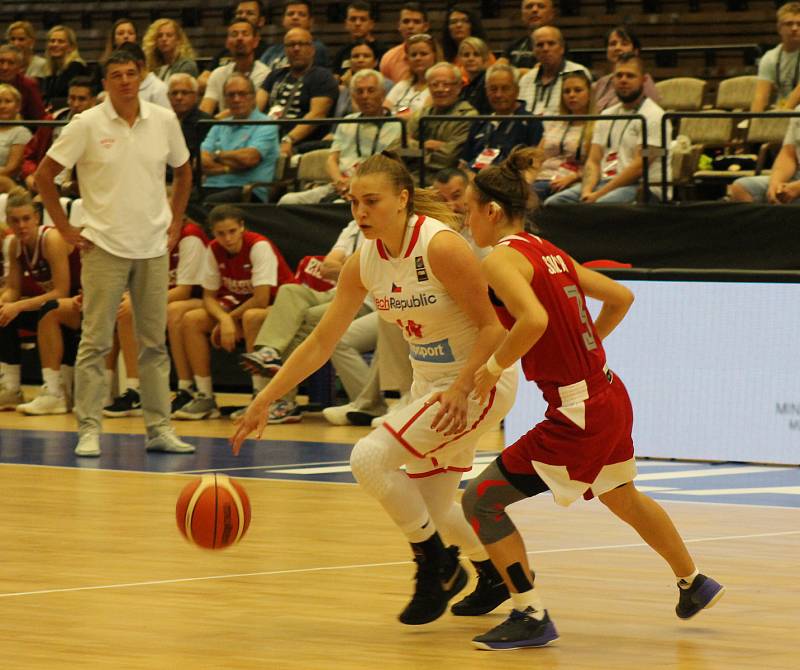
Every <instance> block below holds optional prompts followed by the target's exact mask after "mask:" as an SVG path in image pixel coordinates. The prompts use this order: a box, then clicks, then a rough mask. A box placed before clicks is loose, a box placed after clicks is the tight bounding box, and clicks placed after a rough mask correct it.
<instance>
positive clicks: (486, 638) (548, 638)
mask: <svg viewBox="0 0 800 670" xmlns="http://www.w3.org/2000/svg"><path fill="white" fill-rule="evenodd" d="M535 611H536V610H534V609H533V608H532V607H527V608H526V609H525V611H524V612H520V611H519V610H514V609H512V610H511V614H510V615H509V617H508V619H506V620H505V621H504V622H503V623H501V624H500V625H499V626H495V627H494V628H492V630H490V631H488V632H487V633H484V634H483V635H478V637H474V638H472V644H474V645H475V646H476V647H477V648H478V649H487V650H489V651H503V650H506V649H524V648H526V647H544V646H545V645H547V644H550V643H551V642H552V641H553V640H557V639H558V632H557V631H556V627H555V626H554V625H553V622H552V621H551V620H550V616H549V615H548V614H547V611H545V613H544V618H543V619H541V620H539V619H536V618H535V617H533V616H531V615H532V614H534V613H535Z"/></svg>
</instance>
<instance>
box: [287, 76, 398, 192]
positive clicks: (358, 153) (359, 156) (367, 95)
mask: <svg viewBox="0 0 800 670" xmlns="http://www.w3.org/2000/svg"><path fill="white" fill-rule="evenodd" d="M350 90H351V91H352V94H353V101H354V102H355V103H356V104H357V105H358V108H359V109H360V110H361V111H360V112H355V113H354V114H350V115H349V116H348V117H346V118H350V119H354V118H358V117H360V116H366V117H370V116H383V115H384V114H385V110H384V108H383V97H384V90H385V89H384V85H383V76H382V75H381V73H380V72H377V71H376V70H361V71H359V72H357V73H356V74H355V75H354V76H353V79H352V80H351V82H350ZM400 136H401V129H400V123H398V122H390V123H384V124H381V125H378V124H374V123H340V124H338V125H337V126H336V132H335V133H334V136H333V144H332V145H331V152H330V154H329V155H328V161H327V171H328V174H329V175H330V178H331V182H330V183H329V184H324V185H322V186H318V187H316V188H312V189H309V190H307V191H298V192H296V193H287V194H286V195H284V196H283V197H282V198H281V199H280V201H279V202H278V204H279V205H310V204H314V203H318V202H322V201H326V200H331V199H337V198H344V197H346V196H347V192H348V190H349V189H350V178H351V177H352V176H353V174H355V171H356V168H357V167H358V165H359V163H360V162H362V161H363V160H364V159H365V158H367V157H369V156H372V155H374V154H376V153H380V152H381V151H384V150H385V149H394V148H395V147H397V146H399V144H400Z"/></svg>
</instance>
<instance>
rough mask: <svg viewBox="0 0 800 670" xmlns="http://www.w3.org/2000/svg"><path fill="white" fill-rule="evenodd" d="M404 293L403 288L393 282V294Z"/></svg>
mask: <svg viewBox="0 0 800 670" xmlns="http://www.w3.org/2000/svg"><path fill="white" fill-rule="evenodd" d="M402 292H403V287H402V286H398V285H397V284H395V283H394V282H392V293H402Z"/></svg>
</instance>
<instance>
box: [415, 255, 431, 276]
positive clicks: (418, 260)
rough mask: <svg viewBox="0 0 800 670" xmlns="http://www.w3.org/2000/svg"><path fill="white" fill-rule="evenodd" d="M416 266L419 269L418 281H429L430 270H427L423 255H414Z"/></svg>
mask: <svg viewBox="0 0 800 670" xmlns="http://www.w3.org/2000/svg"><path fill="white" fill-rule="evenodd" d="M414 267H415V268H416V270H417V281H428V272H427V271H426V270H425V262H424V261H423V260H422V256H414Z"/></svg>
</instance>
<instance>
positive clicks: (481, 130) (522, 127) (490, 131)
mask: <svg viewBox="0 0 800 670" xmlns="http://www.w3.org/2000/svg"><path fill="white" fill-rule="evenodd" d="M486 95H487V97H488V99H489V104H490V106H491V114H492V115H493V116H494V115H497V116H507V115H511V114H513V115H515V116H521V117H528V119H520V120H516V119H513V120H503V121H482V122H479V123H474V124H472V126H471V127H470V131H469V136H468V137H467V141H466V143H465V144H464V150H463V152H462V154H461V166H462V167H463V168H464V169H469V170H472V171H474V172H478V171H479V170H482V169H483V168H485V167H486V166H488V165H496V164H498V163H500V161H502V160H503V159H505V158H506V157H507V156H508V155H509V154H510V153H511V150H512V149H514V147H517V146H520V145H524V146H526V147H529V146H535V145H537V144H538V143H539V140H540V138H541V136H542V122H541V121H540V120H539V119H536V118H534V117H533V115H532V114H531V113H530V112H528V111H526V109H525V106H524V105H523V104H522V103H521V102H520V101H519V100H518V97H519V72H518V71H517V69H516V68H515V67H513V66H511V65H508V64H506V63H495V64H494V65H492V66H491V67H490V68H489V69H488V70H487V71H486Z"/></svg>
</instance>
